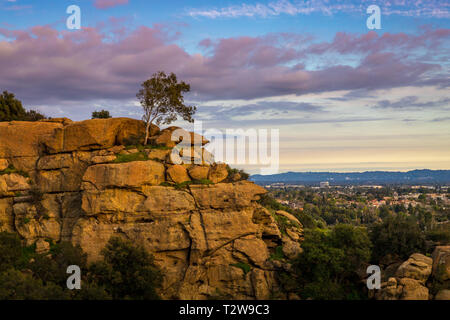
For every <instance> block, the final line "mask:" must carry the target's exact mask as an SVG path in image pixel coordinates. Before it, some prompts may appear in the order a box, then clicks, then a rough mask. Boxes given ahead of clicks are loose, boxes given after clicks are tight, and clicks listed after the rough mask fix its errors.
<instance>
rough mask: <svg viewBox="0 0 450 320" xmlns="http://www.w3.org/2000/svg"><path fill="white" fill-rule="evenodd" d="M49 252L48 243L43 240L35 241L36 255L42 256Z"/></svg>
mask: <svg viewBox="0 0 450 320" xmlns="http://www.w3.org/2000/svg"><path fill="white" fill-rule="evenodd" d="M48 251H50V243H48V242H47V241H45V240H44V239H38V240H37V241H36V253H38V254H43V253H46V252H48Z"/></svg>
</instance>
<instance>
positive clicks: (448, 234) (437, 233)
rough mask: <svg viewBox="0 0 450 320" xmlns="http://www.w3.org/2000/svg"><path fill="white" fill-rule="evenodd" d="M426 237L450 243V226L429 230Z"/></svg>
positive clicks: (442, 242)
mask: <svg viewBox="0 0 450 320" xmlns="http://www.w3.org/2000/svg"><path fill="white" fill-rule="evenodd" d="M426 238H427V240H431V241H435V242H438V243H441V244H450V228H447V229H441V230H431V231H428V232H427V233H426Z"/></svg>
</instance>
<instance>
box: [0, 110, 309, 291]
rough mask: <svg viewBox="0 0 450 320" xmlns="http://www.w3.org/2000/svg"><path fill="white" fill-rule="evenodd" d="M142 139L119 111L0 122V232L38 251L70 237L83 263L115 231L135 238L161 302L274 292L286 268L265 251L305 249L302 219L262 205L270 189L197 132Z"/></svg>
mask: <svg viewBox="0 0 450 320" xmlns="http://www.w3.org/2000/svg"><path fill="white" fill-rule="evenodd" d="M172 133H177V134H178V135H177V136H176V137H175V138H174V137H173V136H172V135H171V134H172ZM186 136H187V137H189V136H190V137H191V138H193V139H194V141H193V142H192V143H191V145H189V144H188V143H187V140H186V139H185V137H186ZM5 137H7V138H5ZM143 137H144V125H143V123H142V122H141V121H137V120H133V119H126V118H118V119H96V120H87V121H82V122H72V121H70V120H69V119H51V120H50V121H44V122H34V123H31V122H10V123H0V231H9V232H17V233H18V234H19V235H20V236H21V237H22V238H23V239H24V241H26V242H27V244H33V243H35V244H36V249H37V250H39V252H45V251H46V250H48V248H49V247H48V242H47V240H52V241H56V242H58V241H70V242H72V243H73V244H75V245H80V246H81V248H82V249H83V250H84V251H85V252H86V253H87V255H88V259H89V261H96V260H98V259H101V258H102V256H101V250H102V249H103V247H104V246H105V244H106V243H107V241H108V240H109V239H110V238H111V237H112V236H117V237H124V238H127V239H131V240H132V241H133V242H135V243H137V244H141V245H142V246H143V247H145V248H146V249H147V250H148V251H149V252H151V253H152V254H153V255H154V257H155V262H156V263H157V264H158V266H159V267H160V268H161V269H162V271H163V274H164V280H163V286H162V289H161V292H160V293H161V295H162V297H163V298H166V299H208V298H234V299H269V298H271V297H272V296H273V294H274V293H275V292H278V291H279V288H278V284H277V280H276V276H275V274H276V272H277V270H279V269H280V268H287V266H286V263H284V262H283V261H285V260H283V258H278V259H273V258H272V257H273V255H274V253H275V250H278V249H280V248H281V251H282V252H283V254H284V255H285V256H286V257H294V256H296V255H297V254H298V253H299V252H301V248H300V243H301V241H302V231H303V230H302V226H301V224H300V222H299V221H298V220H297V219H296V218H295V217H293V216H291V215H289V214H288V213H286V212H269V211H268V210H267V209H265V208H263V207H261V206H260V205H259V204H258V203H257V200H258V199H259V197H260V195H262V194H264V193H265V192H266V190H265V189H264V188H262V187H260V186H257V185H255V184H253V183H251V182H249V181H241V179H240V177H237V176H235V175H234V176H233V177H229V175H228V167H227V166H226V165H225V164H215V163H214V161H213V158H212V155H211V154H209V153H208V152H207V151H206V150H205V149H204V148H203V145H205V144H206V143H207V142H208V141H207V140H206V139H204V138H203V137H201V136H198V135H196V134H194V133H189V132H187V131H184V130H180V129H179V128H177V127H171V128H168V129H165V130H162V131H160V130H159V128H157V127H152V129H151V137H150V141H151V143H152V146H149V147H143V146H139V145H138V144H139V143H142V139H143ZM174 147H175V148H178V147H182V148H186V147H187V148H192V151H193V152H192V153H191V155H190V156H186V154H184V155H183V153H182V152H181V153H178V154H177V153H176V152H172V151H173V149H171V148H174ZM182 150H185V149H182ZM188 150H189V149H188ZM187 160H196V162H195V163H194V164H192V163H189V162H188V161H187ZM187 162H188V163H187ZM5 169H8V170H5Z"/></svg>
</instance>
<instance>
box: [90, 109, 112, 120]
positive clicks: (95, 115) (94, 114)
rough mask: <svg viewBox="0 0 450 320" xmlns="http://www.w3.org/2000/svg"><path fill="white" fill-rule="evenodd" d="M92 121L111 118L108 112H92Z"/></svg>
mask: <svg viewBox="0 0 450 320" xmlns="http://www.w3.org/2000/svg"><path fill="white" fill-rule="evenodd" d="M91 118H92V119H109V118H112V117H111V114H110V113H109V111H108V110H101V111H94V112H92V117H91Z"/></svg>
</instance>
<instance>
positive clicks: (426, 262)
mask: <svg viewBox="0 0 450 320" xmlns="http://www.w3.org/2000/svg"><path fill="white" fill-rule="evenodd" d="M449 287H450V246H437V247H436V248H435V249H434V252H433V254H432V257H431V258H430V257H427V256H424V255H423V254H420V253H414V254H412V255H411V256H410V257H409V259H408V260H406V261H405V262H403V263H401V264H400V266H399V267H398V268H397V270H396V272H395V274H394V276H393V277H389V279H388V280H387V281H385V282H383V283H382V284H381V290H379V291H377V292H376V293H375V298H376V299H378V300H429V299H435V300H450V290H448V288H449ZM430 291H432V292H434V293H435V294H434V296H433V294H432V293H431V292H430Z"/></svg>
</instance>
